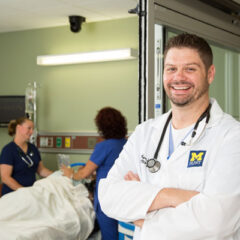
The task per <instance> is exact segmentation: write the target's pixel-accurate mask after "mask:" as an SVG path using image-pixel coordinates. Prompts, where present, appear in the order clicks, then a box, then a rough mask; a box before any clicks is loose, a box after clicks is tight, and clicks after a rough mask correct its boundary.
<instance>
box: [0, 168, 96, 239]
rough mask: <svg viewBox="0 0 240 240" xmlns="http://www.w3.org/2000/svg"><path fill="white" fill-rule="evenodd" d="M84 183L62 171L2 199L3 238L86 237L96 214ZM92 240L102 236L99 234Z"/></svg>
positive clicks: (0, 236) (0, 234)
mask: <svg viewBox="0 0 240 240" xmlns="http://www.w3.org/2000/svg"><path fill="white" fill-rule="evenodd" d="M88 194H89V193H88V190H87V188H86V187H85V185H84V184H83V183H79V184H73V183H72V180H70V179H69V178H67V177H63V176H61V174H59V171H58V172H55V173H54V174H52V175H50V176H49V177H47V178H44V179H41V180H38V181H36V182H35V183H34V185H33V186H32V187H25V188H20V189H18V190H17V191H14V192H12V193H9V194H6V195H4V196H3V197H2V198H0V239H1V240H22V239H24V240H33V239H34V240H46V239H51V240H55V239H56V240H59V239H63V240H64V239H66V240H86V239H88V237H89V235H90V234H91V232H92V230H93V228H94V221H95V213H94V209H93V204H92V202H91V201H90V199H89V198H88ZM90 239H91V240H94V239H99V235H98V234H97V235H96V236H95V237H94V236H92V237H91V238H90Z"/></svg>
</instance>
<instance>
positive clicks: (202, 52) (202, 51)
mask: <svg viewBox="0 0 240 240" xmlns="http://www.w3.org/2000/svg"><path fill="white" fill-rule="evenodd" d="M183 47H186V48H191V49H195V50H197V52H198V54H199V56H200V58H201V60H202V61H203V63H204V65H205V68H206V70H208V69H209V67H210V66H211V65H212V64H213V53H212V49H211V47H210V46H209V44H208V43H207V42H206V41H205V40H204V39H203V38H201V37H198V36H197V35H194V34H189V33H182V34H179V35H177V36H175V37H172V38H170V39H169V40H168V42H167V45H166V47H165V50H164V60H165V58H166V56H167V53H168V51H169V50H170V49H171V48H183Z"/></svg>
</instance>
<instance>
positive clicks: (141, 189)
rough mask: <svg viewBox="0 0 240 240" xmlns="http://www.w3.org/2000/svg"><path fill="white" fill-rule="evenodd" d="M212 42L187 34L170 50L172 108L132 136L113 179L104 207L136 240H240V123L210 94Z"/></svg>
mask: <svg viewBox="0 0 240 240" xmlns="http://www.w3.org/2000/svg"><path fill="white" fill-rule="evenodd" d="M214 75H215V67H214V65H213V64H212V51H211V48H210V46H209V45H208V43H207V42H206V41H205V40H204V39H202V38H199V37H197V36H195V35H191V34H181V35H178V36H176V37H174V38H172V39H170V41H169V42H168V44H167V46H166V49H165V53H164V76H163V80H164V88H165V91H166V93H167V95H168V97H169V99H170V101H171V106H172V109H171V110H170V111H169V112H168V113H166V114H163V115H162V116H160V117H158V118H156V119H151V120H148V121H146V122H144V123H142V124H140V125H139V126H137V128H136V130H135V131H134V132H133V134H132V135H131V136H130V138H129V140H128V142H127V143H126V145H125V146H124V149H123V151H122V152H121V154H120V156H119V158H118V159H117V160H116V162H115V164H114V166H113V167H112V169H111V170H110V172H109V174H108V176H107V178H106V179H103V180H102V181H101V182H100V186H99V200H100V204H101V207H102V210H103V211H104V212H105V213H106V214H107V215H109V216H110V217H112V218H116V219H118V220H120V221H126V222H133V223H134V224H135V226H136V228H135V233H134V239H135V240H173V239H174V240H175V239H176V240H195V239H196V240H202V239H204V240H239V239H240V123H239V122H238V121H236V120H235V119H234V118H232V117H231V116H230V115H228V114H226V113H224V112H223V111H222V110H221V108H220V107H219V105H218V103H217V101H216V100H214V99H210V98H209V85H210V84H211V83H212V81H213V79H214Z"/></svg>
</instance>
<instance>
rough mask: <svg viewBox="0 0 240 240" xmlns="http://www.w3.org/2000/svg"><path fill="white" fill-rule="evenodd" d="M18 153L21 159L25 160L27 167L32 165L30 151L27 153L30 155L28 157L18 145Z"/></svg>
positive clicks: (31, 153)
mask: <svg viewBox="0 0 240 240" xmlns="http://www.w3.org/2000/svg"><path fill="white" fill-rule="evenodd" d="M18 153H19V155H20V157H21V159H22V161H23V162H25V163H26V164H27V166H28V167H29V168H30V167H32V166H33V160H32V159H31V157H32V156H33V152H32V151H31V152H30V153H29V155H30V156H31V157H30V156H29V155H28V154H25V153H23V151H22V150H21V149H20V148H19V147H18ZM24 155H25V156H26V158H25V156H24Z"/></svg>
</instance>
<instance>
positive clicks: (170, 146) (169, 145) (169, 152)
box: [167, 123, 194, 160]
mask: <svg viewBox="0 0 240 240" xmlns="http://www.w3.org/2000/svg"><path fill="white" fill-rule="evenodd" d="M169 127H170V129H169V144H168V156H167V160H168V159H169V158H170V157H171V155H172V153H173V152H174V143H173V135H172V123H170V126H169ZM193 129H194V128H191V129H190V131H188V133H187V134H186V136H185V137H184V138H183V139H182V141H181V142H180V143H179V144H178V146H179V145H180V144H182V143H183V142H184V140H185V139H186V138H187V136H188V135H189V134H190V133H192V131H193Z"/></svg>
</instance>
